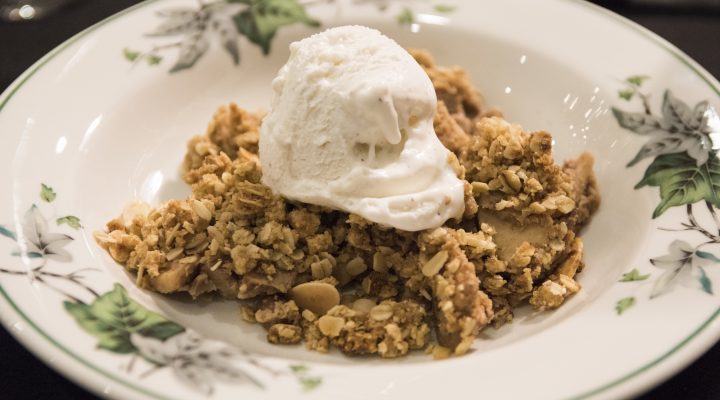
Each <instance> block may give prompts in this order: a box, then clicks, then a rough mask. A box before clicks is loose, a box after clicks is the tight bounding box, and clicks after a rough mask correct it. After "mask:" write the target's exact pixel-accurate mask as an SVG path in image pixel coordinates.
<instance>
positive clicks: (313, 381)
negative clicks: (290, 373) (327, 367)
mask: <svg viewBox="0 0 720 400" xmlns="http://www.w3.org/2000/svg"><path fill="white" fill-rule="evenodd" d="M321 383H322V378H320V377H318V376H303V377H301V378H300V385H301V386H302V389H303V392H310V391H312V390H315V389H316V388H317V387H318V386H320V384H321Z"/></svg>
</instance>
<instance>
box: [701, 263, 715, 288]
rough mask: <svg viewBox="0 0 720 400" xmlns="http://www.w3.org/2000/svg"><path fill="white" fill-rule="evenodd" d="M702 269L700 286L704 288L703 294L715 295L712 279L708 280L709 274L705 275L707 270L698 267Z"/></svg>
mask: <svg viewBox="0 0 720 400" xmlns="http://www.w3.org/2000/svg"><path fill="white" fill-rule="evenodd" d="M698 268H699V269H700V278H699V279H700V285H701V286H702V289H703V292H705V293H707V294H713V289H712V282H711V281H710V278H708V276H707V274H706V273H705V269H704V268H703V267H698Z"/></svg>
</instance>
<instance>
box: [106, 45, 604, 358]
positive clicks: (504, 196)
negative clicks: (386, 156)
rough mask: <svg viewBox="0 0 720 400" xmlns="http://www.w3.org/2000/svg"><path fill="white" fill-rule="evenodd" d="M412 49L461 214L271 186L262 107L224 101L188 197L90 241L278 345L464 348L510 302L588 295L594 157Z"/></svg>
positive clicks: (192, 172)
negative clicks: (322, 203) (570, 151)
mask: <svg viewBox="0 0 720 400" xmlns="http://www.w3.org/2000/svg"><path fill="white" fill-rule="evenodd" d="M411 54H413V56H414V57H415V58H416V60H417V61H418V62H419V63H420V64H421V66H422V67H423V68H424V69H425V71H426V72H427V73H428V76H429V77H430V79H431V80H432V82H433V85H434V86H435V89H436V92H437V96H438V106H437V107H438V108H437V114H436V117H435V122H434V125H435V130H436V132H437V134H438V137H439V138H440V140H441V141H442V142H443V144H444V145H445V146H446V147H448V148H449V149H450V150H451V151H452V154H451V155H450V160H449V161H450V162H451V165H454V167H455V170H456V172H457V174H458V176H459V177H460V178H463V179H465V181H466V184H465V205H466V207H465V213H464V215H463V216H462V218H461V219H460V220H454V221H452V220H451V221H448V223H446V224H445V226H443V227H440V228H436V229H432V230H427V231H421V232H405V231H400V230H397V229H394V228H389V227H384V226H380V225H378V224H374V223H371V222H368V221H367V220H364V219H363V218H361V217H359V216H357V215H353V214H347V213H344V212H341V211H336V210H331V209H327V208H324V207H319V206H314V205H309V204H303V203H298V202H293V201H288V200H286V199H283V198H281V197H279V196H277V195H275V194H273V192H272V190H270V188H269V187H267V186H265V185H263V184H262V183H261V182H260V178H261V175H262V170H261V166H260V162H259V158H258V156H257V151H258V139H259V127H260V123H261V120H262V117H263V115H262V114H261V113H253V112H249V111H246V110H243V109H241V108H239V107H237V106H236V105H235V104H230V105H228V106H224V107H221V108H220V109H219V110H218V111H217V112H216V113H215V115H214V117H213V120H212V122H211V123H210V125H209V126H208V129H207V132H206V133H205V135H201V136H196V137H194V138H192V139H191V140H190V142H189V143H188V147H187V153H186V156H185V159H184V161H183V169H184V179H185V181H186V182H187V183H188V184H190V185H191V187H192V194H191V195H190V197H188V198H187V199H184V200H171V201H169V202H167V203H165V204H163V205H161V206H160V207H158V208H155V209H149V208H148V207H142V206H134V207H130V208H128V209H127V210H126V211H125V212H124V213H123V215H121V216H120V217H118V218H116V219H113V220H111V221H110V222H108V224H107V232H101V233H96V240H97V242H98V243H99V244H100V245H101V246H102V247H103V248H104V249H106V250H107V251H108V253H109V254H110V255H111V257H112V258H113V259H115V260H116V261H117V262H119V263H120V264H122V265H123V266H124V267H125V268H126V269H127V270H128V271H129V272H131V273H133V274H134V275H135V277H136V283H137V285H138V286H140V287H142V288H145V289H148V290H152V291H156V292H159V293H175V292H186V293H188V294H189V295H190V296H192V297H193V298H199V297H201V296H207V295H219V296H222V297H224V298H227V299H239V300H241V301H242V305H241V307H240V317H241V318H242V319H243V320H245V321H248V322H252V323H258V324H261V325H262V326H263V327H264V328H265V329H266V330H267V340H268V341H269V342H271V343H276V344H285V345H286V344H296V343H300V342H302V341H304V342H305V344H306V346H307V347H308V348H309V349H313V350H317V351H321V352H325V351H328V349H329V348H330V347H336V348H338V349H340V350H341V351H342V352H343V353H346V354H349V355H366V354H377V355H379V356H381V357H384V358H391V357H398V356H402V355H405V354H407V352H408V351H410V350H414V349H422V348H428V351H429V352H431V353H432V354H433V355H434V356H435V357H436V358H443V357H447V356H450V355H453V354H454V355H461V354H464V353H466V352H467V351H468V350H469V349H470V347H471V345H472V343H473V341H474V339H475V338H476V336H477V334H478V332H479V331H480V330H482V329H483V328H485V327H486V326H487V325H489V324H491V323H492V324H493V325H494V326H496V327H498V326H501V325H502V324H504V323H508V322H510V321H512V318H513V309H514V308H515V307H518V306H520V305H522V304H525V303H529V304H530V305H532V306H533V307H535V308H536V309H537V310H541V311H542V310H549V309H553V308H556V307H559V306H560V305H562V303H563V302H564V301H565V299H566V298H567V297H569V296H571V295H572V294H574V293H576V292H577V291H578V290H580V285H579V284H578V283H577V282H576V281H575V279H574V278H575V275H576V274H577V273H578V272H580V271H581V270H582V268H583V266H584V264H583V262H582V254H583V247H582V241H581V239H580V238H579V237H577V231H578V230H579V229H580V228H581V227H582V226H583V225H584V224H586V223H587V222H588V221H589V219H590V217H591V216H592V214H593V213H594V212H595V210H596V209H597V208H598V206H599V201H600V198H599V192H598V190H597V184H596V182H595V177H594V175H593V172H592V163H593V159H592V156H590V155H589V154H582V155H581V156H580V157H579V158H578V159H576V160H570V161H568V162H566V163H565V164H564V165H563V166H559V165H557V164H555V162H554V160H553V158H552V139H551V136H550V134H549V133H546V132H535V133H532V134H529V133H526V132H524V131H523V130H522V129H521V128H520V127H519V126H518V125H515V124H510V123H508V122H506V121H505V120H504V119H502V117H501V114H500V113H499V112H497V111H494V110H491V109H487V108H486V107H485V106H484V104H483V101H482V99H481V97H480V96H479V94H478V93H477V91H476V90H475V89H474V88H473V87H472V85H471V84H470V81H469V78H468V76H467V74H466V73H465V72H464V70H462V69H460V68H457V67H455V68H442V67H437V66H435V64H434V61H433V60H432V58H431V57H430V55H429V54H428V53H427V52H424V51H418V50H413V51H411ZM433 333H434V335H433ZM434 340H436V341H437V344H434ZM429 344H430V346H429V347H428V345H429Z"/></svg>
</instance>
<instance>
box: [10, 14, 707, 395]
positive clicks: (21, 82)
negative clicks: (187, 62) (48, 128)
mask: <svg viewBox="0 0 720 400" xmlns="http://www.w3.org/2000/svg"><path fill="white" fill-rule="evenodd" d="M156 1H158V0H146V1H144V2H142V3H139V4H136V5H134V6H132V7H129V8H127V9H125V10H123V11H120V12H118V13H116V14H114V15H112V16H110V17H108V18H106V19H104V20H102V21H100V22H98V23H96V24H95V25H92V26H90V27H89V28H87V29H85V30H83V31H82V32H80V33H78V34H76V35H75V36H73V37H72V38H70V39H68V40H67V41H65V42H64V43H62V44H61V45H59V46H58V47H56V48H55V49H53V50H52V51H50V52H49V53H48V54H46V55H45V56H43V57H42V58H41V59H40V60H38V61H37V62H36V63H35V64H33V65H32V66H31V67H30V68H29V69H28V70H27V71H26V72H25V73H23V74H22V75H21V76H20V77H19V78H18V79H17V80H16V81H15V82H13V83H12V84H11V85H10V87H11V89H10V90H9V91H6V92H5V93H3V94H4V95H5V98H4V99H3V100H2V101H0V111H2V110H3V109H4V108H5V106H6V105H7V103H8V102H9V101H10V99H11V98H12V97H13V96H14V95H15V94H16V93H17V91H18V90H19V89H20V87H22V86H23V85H24V84H25V82H27V81H28V80H29V79H30V78H31V77H32V76H33V75H35V73H36V72H37V71H38V70H40V68H42V67H43V66H45V65H46V64H47V63H48V62H49V61H50V60H52V59H53V58H54V57H55V56H56V55H57V54H59V53H60V52H62V51H63V50H65V49H66V48H68V47H69V46H70V45H72V44H74V43H75V42H77V41H78V40H80V39H81V38H82V37H84V36H86V35H87V34H89V33H91V32H93V31H95V30H96V29H98V28H100V27H101V26H103V25H105V24H107V23H108V22H111V21H113V20H115V19H117V18H119V17H122V16H125V15H127V14H129V13H130V12H132V11H136V10H138V9H140V8H142V7H145V6H147V5H149V4H151V3H154V2H156ZM569 1H572V2H574V3H576V4H580V5H583V6H586V7H588V8H591V9H593V10H594V11H597V12H601V13H603V14H604V15H605V16H607V17H610V18H613V19H614V20H615V21H617V22H620V23H622V24H623V25H625V26H627V27H628V28H631V29H633V30H634V31H635V32H637V33H639V34H641V35H642V36H643V37H645V38H647V39H649V40H650V41H652V42H654V43H655V44H657V45H658V46H660V47H661V48H663V49H664V50H665V51H667V52H668V53H670V54H671V55H672V56H673V57H675V58H676V59H677V60H678V61H680V62H681V63H682V64H684V65H685V66H686V67H688V68H689V69H690V70H691V71H693V72H694V73H695V74H696V75H697V76H698V77H699V78H700V79H702V80H703V82H705V84H707V86H708V87H709V88H710V89H712V91H713V92H715V94H717V95H718V96H719V97H720V88H718V87H717V86H715V83H714V82H712V81H711V80H710V79H708V78H707V76H706V74H705V73H703V72H702V71H701V70H699V69H698V68H697V67H696V66H695V64H694V63H693V62H691V61H690V57H688V56H687V55H686V54H685V53H683V52H682V51H680V50H678V49H677V48H676V47H675V46H673V45H671V44H669V43H666V42H665V41H663V40H658V36H657V35H656V34H654V33H652V32H650V31H648V30H646V29H645V28H643V27H641V26H640V25H638V24H636V23H635V22H632V21H630V20H628V19H626V18H624V17H622V16H619V15H617V14H615V13H613V12H611V11H608V10H606V9H604V8H602V7H600V6H596V5H594V4H591V3H588V2H585V1H583V0H569ZM0 295H2V297H3V298H4V299H5V300H6V301H7V302H8V304H10V306H11V308H12V309H13V310H15V312H16V313H17V314H18V315H19V316H20V317H22V319H23V320H25V321H26V322H27V323H28V324H29V325H30V326H31V327H32V328H33V329H34V330H35V331H36V332H37V333H38V334H39V335H40V336H42V337H43V338H45V339H46V340H47V341H48V342H50V343H51V344H52V345H53V346H55V347H57V348H58V349H59V350H60V351H62V352H63V353H65V354H67V355H68V356H70V357H71V358H72V359H74V360H76V361H78V362H79V363H81V364H82V365H84V366H86V367H88V368H90V369H91V370H94V371H95V372H97V373H99V374H101V375H102V376H104V377H106V378H109V379H111V380H113V381H115V382H117V383H120V384H122V385H124V386H126V387H128V388H130V389H133V390H136V391H137V392H139V393H142V394H144V395H146V396H150V397H153V398H156V399H161V400H166V399H169V398H168V397H164V396H161V395H159V394H157V393H154V392H151V391H149V390H147V389H144V388H142V387H140V386H137V385H134V384H133V383H131V382H129V381H126V380H125V379H123V378H121V377H119V376H116V375H114V374H112V373H110V372H108V371H105V370H104V369H102V368H100V367H98V366H96V365H94V364H93V363H92V362H90V361H88V360H86V359H84V358H83V357H81V356H79V355H77V354H75V353H73V352H72V351H71V350H70V349H68V348H67V347H65V346H63V345H62V344H61V343H60V342H58V341H57V340H55V339H54V338H53V337H52V336H50V335H49V334H48V333H47V332H45V331H44V330H43V329H42V328H40V326H38V325H37V324H36V323H35V322H34V321H33V320H31V319H30V318H29V317H28V316H27V315H26V314H25V313H24V312H23V311H22V310H21V309H20V307H19V306H18V305H17V304H16V303H15V301H13V299H12V298H10V296H9V295H8V294H7V292H6V291H5V289H4V288H3V287H2V285H0ZM718 315H720V308H718V309H716V310H715V312H714V313H713V314H712V315H711V316H710V317H709V318H708V319H707V320H705V321H704V322H703V323H702V324H701V325H700V326H699V327H697V328H696V329H695V330H693V331H692V332H691V333H690V334H689V335H688V336H687V337H685V338H684V339H683V340H681V341H680V342H679V343H677V344H676V345H675V346H673V347H672V348H671V349H670V350H668V351H667V352H665V353H663V354H662V355H660V356H659V357H658V358H656V359H654V360H652V361H650V362H649V363H647V364H645V365H643V366H641V367H639V368H638V369H636V370H634V371H632V372H630V373H627V374H626V375H623V376H621V377H619V378H617V379H615V380H613V381H610V382H608V383H606V384H604V385H602V386H599V387H597V388H595V389H592V390H590V391H587V392H585V393H582V394H580V395H577V396H574V397H572V399H584V398H588V397H591V396H594V395H597V394H600V393H602V392H604V391H606V390H608V389H610V388H613V387H615V386H617V385H620V384H622V383H624V382H627V381H628V380H630V379H632V378H634V377H636V376H638V375H640V374H642V373H643V372H645V371H647V370H649V369H650V368H653V367H654V366H656V365H658V364H660V363H661V362H662V361H664V360H666V359H667V358H668V357H670V356H671V355H673V354H675V353H676V352H677V351H678V350H680V349H681V348H683V347H684V346H685V345H686V344H688V343H689V342H690V341H692V340H693V339H694V338H695V337H697V336H698V335H699V334H700V333H701V332H702V331H703V330H705V328H707V327H708V326H709V325H710V323H712V322H713V321H714V320H715V319H716V318H717V317H718ZM52 367H53V368H56V369H57V367H56V366H55V365H52ZM59 372H61V373H63V374H64V373H65V371H59Z"/></svg>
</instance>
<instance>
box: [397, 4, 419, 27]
mask: <svg viewBox="0 0 720 400" xmlns="http://www.w3.org/2000/svg"><path fill="white" fill-rule="evenodd" d="M397 22H398V23H399V24H400V25H410V24H412V23H413V22H415V15H413V12H412V10H411V9H410V8H409V7H405V8H403V10H402V11H401V12H400V14H398V16H397Z"/></svg>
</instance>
